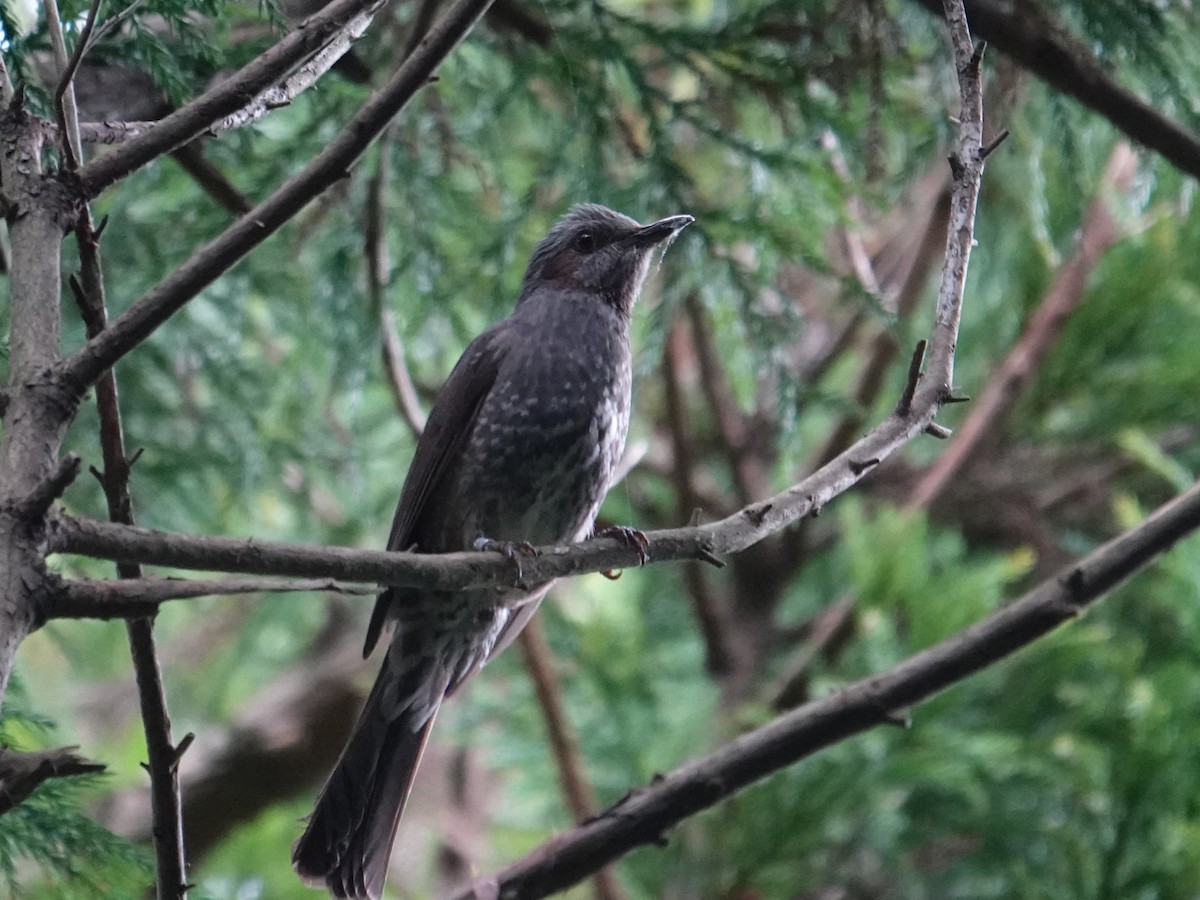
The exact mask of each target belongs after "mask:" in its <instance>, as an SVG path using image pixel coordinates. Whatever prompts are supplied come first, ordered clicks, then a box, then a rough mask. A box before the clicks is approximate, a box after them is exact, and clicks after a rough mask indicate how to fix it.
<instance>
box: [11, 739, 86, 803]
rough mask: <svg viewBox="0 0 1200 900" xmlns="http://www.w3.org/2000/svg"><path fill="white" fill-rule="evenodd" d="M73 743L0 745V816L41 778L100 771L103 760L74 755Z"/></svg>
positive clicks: (45, 779) (32, 790) (36, 785)
mask: <svg viewBox="0 0 1200 900" xmlns="http://www.w3.org/2000/svg"><path fill="white" fill-rule="evenodd" d="M75 749H77V748H75V747H56V748H54V749H52V750H34V751H30V752H24V753H18V752H17V751H15V750H9V749H8V748H6V747H5V748H0V816H2V815H4V814H5V813H6V812H9V811H10V810H12V809H14V808H15V807H17V806H18V805H20V804H21V803H23V802H24V801H25V800H26V799H27V798H28V797H29V795H30V794H32V793H33V792H34V790H36V789H37V787H38V785H40V784H41V783H42V782H43V781H48V780H50V779H51V778H69V777H71V776H74V775H91V774H93V773H95V772H103V771H104V764H103V763H98V762H92V760H90V759H84V758H83V757H82V756H77V755H76V754H75V753H73V752H72V751H73V750H75Z"/></svg>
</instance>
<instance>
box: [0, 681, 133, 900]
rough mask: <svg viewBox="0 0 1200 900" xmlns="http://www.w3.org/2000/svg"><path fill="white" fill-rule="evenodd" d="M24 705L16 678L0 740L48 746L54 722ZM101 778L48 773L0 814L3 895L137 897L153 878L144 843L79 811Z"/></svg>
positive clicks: (15, 745)
mask: <svg viewBox="0 0 1200 900" xmlns="http://www.w3.org/2000/svg"><path fill="white" fill-rule="evenodd" d="M27 704H28V698H27V697H26V696H25V692H24V690H23V689H22V688H21V687H20V684H19V683H18V682H14V683H12V684H10V686H9V690H8V695H7V697H6V701H5V704H4V713H3V715H0V744H3V745H4V746H6V747H9V748H11V749H14V750H32V749H40V748H43V747H48V746H52V744H51V741H52V740H53V738H54V729H53V724H52V723H51V722H50V721H49V720H48V719H46V718H45V717H44V716H41V715H38V714H37V713H36V712H33V711H31V710H30V709H29V707H28V706H27ZM104 781H105V779H103V778H102V777H100V776H95V775H85V776H78V777H73V778H52V779H50V780H48V781H46V782H43V783H42V784H41V785H40V786H39V787H38V788H37V789H36V790H35V791H34V792H33V794H32V795H31V796H30V797H29V798H27V799H26V800H25V801H24V802H22V803H21V804H20V805H18V806H16V807H15V808H14V809H12V810H9V811H8V812H7V813H5V814H4V815H3V816H2V817H0V884H2V885H3V888H2V890H7V892H8V896H12V897H21V896H35V895H36V896H37V897H45V898H46V900H85V898H93V897H98V896H105V897H113V898H129V900H132V898H135V897H140V896H142V894H143V892H144V890H145V888H146V886H147V885H149V884H151V883H152V882H153V880H154V871H153V867H152V864H151V860H150V855H149V853H148V851H147V850H146V848H143V847H137V846H135V845H133V844H130V843H129V842H128V841H125V840H122V839H121V838H118V837H117V836H115V835H113V834H112V833H110V832H109V831H107V830H106V829H104V828H102V827H101V826H100V825H98V824H97V823H96V822H95V821H94V820H93V819H92V818H91V817H90V816H89V815H87V813H86V812H85V810H84V804H85V803H86V801H87V800H88V799H89V798H94V797H95V796H97V794H98V793H99V791H100V789H101V788H102V787H103V786H104Z"/></svg>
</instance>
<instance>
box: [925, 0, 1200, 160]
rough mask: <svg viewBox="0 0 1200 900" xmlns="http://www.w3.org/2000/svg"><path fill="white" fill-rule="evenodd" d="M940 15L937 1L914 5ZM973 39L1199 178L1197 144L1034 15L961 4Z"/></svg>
mask: <svg viewBox="0 0 1200 900" xmlns="http://www.w3.org/2000/svg"><path fill="white" fill-rule="evenodd" d="M917 2H919V3H920V4H921V5H922V6H924V7H925V8H926V9H927V10H929V11H930V12H932V13H935V14H937V15H940V14H941V11H942V10H941V3H940V0H917ZM966 6H967V14H968V18H969V19H970V21H971V27H972V29H973V30H974V32H975V34H976V35H978V36H979V37H981V38H983V39H984V40H986V41H987V42H988V43H989V44H992V45H994V46H995V47H996V49H997V50H1000V51H1001V52H1003V53H1005V54H1006V55H1008V56H1009V57H1011V58H1012V59H1013V60H1014V61H1016V62H1017V63H1018V64H1019V65H1020V66H1022V67H1023V68H1025V69H1027V70H1029V71H1030V72H1032V73H1033V74H1034V75H1036V76H1037V77H1038V78H1040V79H1042V80H1043V81H1045V82H1046V83H1047V84H1049V85H1050V86H1051V87H1053V88H1055V89H1057V90H1059V91H1062V92H1063V93H1064V94H1066V95H1067V96H1069V97H1073V98H1074V99H1075V100H1078V101H1079V102H1080V103H1081V104H1083V105H1084V106H1086V107H1087V108H1088V109H1092V110H1095V111H1096V112H1098V113H1100V115H1102V116H1104V117H1105V118H1106V119H1108V121H1109V122H1111V123H1112V124H1113V126H1114V127H1116V128H1117V130H1118V131H1120V132H1122V133H1123V134H1125V135H1126V136H1127V137H1129V138H1130V139H1132V140H1134V141H1137V142H1138V143H1139V144H1142V145H1143V146H1146V147H1149V148H1150V149H1151V150H1156V151H1157V152H1159V153H1161V154H1162V155H1163V157H1164V158H1165V159H1166V160H1167V161H1168V162H1170V163H1171V164H1172V165H1174V166H1175V167H1176V168H1178V169H1179V170H1180V171H1183V172H1187V173H1188V174H1190V175H1192V176H1194V177H1196V178H1200V138H1197V136H1196V135H1194V134H1192V133H1191V132H1189V131H1188V130H1187V129H1186V128H1184V127H1183V126H1182V125H1180V124H1179V123H1177V122H1173V121H1172V120H1171V119H1169V118H1167V117H1166V116H1165V115H1163V114H1162V113H1161V112H1159V111H1158V110H1157V109H1155V108H1154V107H1153V106H1151V105H1150V104H1148V103H1145V102H1143V101H1142V100H1140V99H1139V98H1138V97H1137V96H1136V95H1134V94H1133V92H1132V91H1130V90H1128V89H1127V88H1125V87H1122V86H1121V85H1120V84H1118V83H1117V82H1116V81H1115V80H1114V79H1112V78H1111V77H1109V75H1108V74H1107V73H1106V72H1105V71H1104V70H1103V68H1102V67H1101V66H1100V64H1099V63H1098V62H1097V61H1096V60H1095V59H1093V58H1092V57H1091V56H1089V55H1088V54H1087V50H1086V48H1085V47H1084V46H1083V45H1082V43H1081V42H1075V41H1072V40H1070V39H1068V38H1067V37H1066V36H1065V34H1064V32H1063V30H1062V29H1061V28H1060V27H1058V26H1056V25H1055V24H1054V23H1053V22H1051V21H1049V20H1047V19H1046V18H1045V17H1043V16H1040V15H1038V14H1037V13H1036V11H1035V8H1034V7H1030V6H1025V5H1020V6H1017V5H1009V4H1001V3H999V2H997V0H967V4H966Z"/></svg>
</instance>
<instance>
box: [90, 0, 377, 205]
mask: <svg viewBox="0 0 1200 900" xmlns="http://www.w3.org/2000/svg"><path fill="white" fill-rule="evenodd" d="M381 5H382V2H381V0H334V2H332V3H330V4H329V5H328V6H326V7H325V8H324V9H322V10H321V11H320V12H319V13H317V14H316V15H315V16H312V17H310V18H308V19H306V20H305V21H304V22H302V23H300V25H298V26H297V27H296V28H295V29H293V30H292V31H291V32H290V33H288V34H287V35H285V36H284V38H283V39H282V40H280V41H279V43H277V44H276V45H275V46H274V47H272V48H271V49H269V50H267V51H266V52H265V53H263V54H261V55H260V56H257V57H255V58H254V59H253V60H251V61H250V62H249V63H247V64H246V65H245V66H243V67H242V69H241V70H239V71H238V72H235V73H234V74H233V75H230V76H229V77H228V78H224V79H222V80H221V81H219V82H217V83H216V84H214V85H213V86H212V87H210V88H209V89H208V90H207V91H205V92H204V93H203V94H201V95H200V96H199V97H197V98H196V99H195V100H192V101H191V102H189V103H187V104H185V105H184V106H182V107H180V108H179V109H177V110H176V111H175V112H173V113H171V114H170V115H168V116H166V117H165V118H163V119H161V120H160V121H158V122H156V123H154V125H152V126H151V127H150V128H148V129H147V130H146V131H145V132H143V133H141V134H139V135H138V136H137V137H135V138H134V139H133V140H131V141H128V142H127V143H125V144H123V145H122V146H120V147H119V148H117V149H116V150H114V151H113V152H112V153H109V154H107V155H106V156H102V157H100V158H99V159H96V160H94V161H93V162H91V163H89V164H88V165H86V166H84V167H83V168H82V169H80V170H79V179H80V184H81V185H82V187H83V190H84V192H85V193H86V195H87V196H89V197H95V196H96V195H97V194H99V193H100V192H101V191H103V190H104V189H105V188H108V187H110V186H111V185H112V184H114V183H115V182H117V181H119V180H120V179H122V178H124V177H125V176H126V175H128V174H129V173H130V172H133V171H135V170H136V169H139V168H141V167H142V166H144V165H145V164H146V163H148V162H150V161H151V160H153V159H155V158H157V157H159V156H161V155H162V154H164V153H167V152H168V151H170V150H174V149H175V148H176V147H181V146H183V145H184V144H186V143H188V142H189V141H191V140H192V139H193V138H196V137H199V136H200V135H201V134H203V133H204V132H206V131H208V130H209V129H210V128H214V127H218V126H219V123H221V122H222V121H223V120H226V118H227V117H228V118H233V117H235V116H238V115H240V114H242V113H243V111H244V110H247V109H253V108H255V106H256V104H257V103H258V102H259V100H260V98H261V96H263V94H262V92H264V91H265V90H267V89H268V88H270V86H271V85H273V84H275V82H277V81H279V79H281V78H283V77H284V75H286V74H287V73H288V72H289V71H291V70H292V69H293V68H294V67H295V66H297V65H298V64H300V63H301V62H302V61H303V60H305V59H308V57H310V56H312V55H313V54H319V53H321V52H322V51H324V50H325V48H326V47H329V46H331V45H332V44H337V43H338V42H342V41H344V39H345V37H346V35H348V34H350V33H354V32H357V33H361V32H362V30H363V29H364V28H366V25H367V24H368V23H369V22H370V20H371V17H372V16H373V15H374V13H375V11H376V10H377V9H378V8H379V7H380V6H381ZM345 46H346V47H348V46H349V43H348V41H345ZM343 52H344V50H343ZM274 90H276V91H278V90H280V89H279V88H275V89H274ZM250 121H253V120H252V119H251V120H250Z"/></svg>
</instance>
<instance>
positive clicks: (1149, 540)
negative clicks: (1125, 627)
mask: <svg viewBox="0 0 1200 900" xmlns="http://www.w3.org/2000/svg"><path fill="white" fill-rule="evenodd" d="M1197 528H1200V483H1197V484H1196V485H1194V486H1193V487H1191V488H1190V489H1188V491H1187V492H1185V493H1183V494H1181V495H1179V496H1178V497H1176V498H1175V499H1174V500H1172V501H1171V502H1170V503H1168V504H1166V505H1165V506H1163V507H1161V508H1160V509H1159V510H1157V511H1156V512H1155V513H1153V514H1152V515H1151V516H1150V517H1149V518H1148V519H1147V520H1146V521H1145V522H1143V523H1142V524H1141V525H1139V526H1138V527H1137V528H1135V529H1133V530H1132V531H1129V532H1126V533H1125V534H1124V535H1122V536H1120V537H1118V538H1116V539H1115V540H1113V541H1110V542H1109V543H1107V544H1105V545H1104V546H1103V547H1101V548H1100V549H1099V550H1096V551H1095V552H1094V553H1092V554H1090V555H1089V556H1088V557H1086V558H1085V559H1084V560H1082V561H1080V562H1078V563H1076V564H1075V565H1072V566H1070V567H1068V568H1067V569H1066V570H1065V571H1063V572H1062V573H1060V574H1059V575H1058V576H1056V577H1054V578H1051V579H1049V580H1047V581H1045V582H1043V583H1042V584H1041V585H1039V586H1038V587H1036V588H1035V589H1034V590H1032V591H1030V592H1029V593H1027V594H1025V595H1024V596H1023V597H1021V598H1020V599H1019V600H1017V601H1015V602H1014V603H1012V604H1010V605H1009V606H1006V607H1004V608H1003V609H1001V610H1000V611H999V612H996V613H993V614H992V615H991V616H989V617H988V618H986V619H984V620H983V621H981V622H978V623H976V624H975V625H972V626H970V627H969V628H967V629H965V630H964V631H962V632H959V633H958V634H956V635H954V636H953V637H950V638H947V639H946V640H944V641H941V642H940V643H938V644H935V645H934V646H932V647H930V648H929V649H927V650H923V651H921V652H920V653H918V654H916V655H915V656H911V657H909V658H908V659H906V660H905V661H904V662H902V663H900V664H899V665H897V666H895V667H894V668H892V669H889V670H888V671H886V672H884V673H882V674H879V675H872V676H870V677H868V678H864V679H862V680H861V681H858V682H856V683H854V684H852V685H850V686H849V687H847V688H845V689H843V690H841V691H838V692H837V693H835V694H832V695H830V696H829V697H826V698H824V699H822V700H818V701H815V702H811V703H808V704H805V705H804V706H802V707H800V708H799V709H796V710H794V711H793V712H791V713H787V714H786V715H783V716H780V717H778V718H776V719H775V720H773V721H772V722H770V723H768V724H767V725H764V726H763V727H761V728H758V729H756V730H754V731H752V732H750V733H748V734H743V735H741V736H740V737H739V738H738V739H737V740H735V741H732V742H731V743H728V744H725V745H724V746H722V747H719V748H718V749H717V750H715V751H713V752H712V753H710V754H708V755H707V756H705V757H703V758H701V759H696V760H693V761H691V762H688V763H685V764H684V765H682V766H680V767H679V768H677V769H675V770H674V771H673V772H670V773H668V774H667V775H665V776H663V777H661V778H657V779H655V781H654V782H653V783H652V784H650V785H648V786H647V787H644V788H641V789H640V790H637V791H634V792H632V793H631V794H629V795H628V796H627V797H626V798H625V799H623V800H621V801H619V802H618V803H616V804H615V805H613V806H612V807H610V808H609V809H607V810H605V811H604V812H603V813H601V814H600V815H599V816H597V817H596V818H595V819H592V820H591V821H589V822H585V823H584V824H582V825H579V826H577V827H575V828H573V829H571V830H570V831H568V832H566V833H565V834H561V835H559V836H557V837H555V838H552V839H551V840H549V841H547V842H546V843H545V844H543V845H542V846H541V847H539V848H537V849H536V850H534V851H533V852H532V853H530V854H528V855H527V856H526V857H524V858H523V859H521V860H519V861H518V862H516V863H514V864H512V865H510V866H508V867H507V868H506V869H504V870H503V871H501V872H499V873H497V874H496V875H493V876H491V877H489V878H487V879H484V880H483V881H482V882H481V883H483V884H486V885H488V886H489V888H491V889H493V891H494V893H493V896H505V897H522V898H525V900H532V898H535V897H545V896H547V895H549V894H551V893H553V892H555V891H559V890H563V889H564V888H567V887H569V886H570V885H572V884H575V883H577V882H578V881H580V880H582V879H583V878H585V877H587V876H588V875H590V874H591V873H592V872H594V871H596V870H597V869H599V868H600V867H601V866H604V865H607V864H608V863H610V862H612V861H613V860H614V859H617V858H618V857H620V856H621V855H623V854H624V853H627V852H628V851H629V850H632V849H633V848H635V847H638V846H641V845H643V844H649V843H657V842H661V841H662V840H664V838H665V834H666V832H667V831H668V830H669V829H671V828H673V827H674V826H675V825H677V824H678V823H679V822H681V821H683V820H684V819H685V818H687V817H688V816H691V815H694V814H695V813H697V812H699V811H701V810H703V809H707V808H708V807H710V806H713V805H715V804H716V803H718V802H720V801H721V800H723V799H724V798H726V797H728V796H730V795H731V794H734V793H736V792H737V791H739V790H741V789H742V788H744V787H746V786H747V785H750V784H752V783H754V782H756V781H759V780H761V779H763V778H765V777H766V776H767V775H770V774H772V773H774V772H777V771H779V770H780V769H782V768H784V767H785V766H788V765H791V764H792V763H794V762H796V761H797V760H800V759H803V758H805V757H807V756H811V755H812V754H814V753H816V752H817V751H818V750H821V749H823V748H825V747H828V746H831V745H833V744H835V743H837V742H839V741H842V740H845V739H846V738H848V737H850V736H852V735H855V734H859V733H861V732H863V731H866V730H868V729H870V728H874V727H875V726H877V725H881V724H891V723H892V722H894V721H895V720H896V718H897V717H898V716H899V715H901V714H902V713H903V712H904V711H905V710H908V709H909V708H910V707H912V706H913V705H915V704H916V703H919V702H921V701H922V700H926V699H928V698H929V697H932V696H934V695H935V694H937V693H939V692H941V691H942V690H945V689H946V688H947V687H950V686H951V685H953V684H955V683H956V682H959V681H961V680H963V679H964V678H966V677H967V676H969V675H972V674H974V673H975V672H978V671H980V670H981V669H984V668H986V667H987V666H990V665H992V664H993V663H995V662H996V661H997V660H1000V659H1003V658H1005V657H1006V656H1009V655H1010V654H1012V653H1014V652H1015V651H1017V650H1019V649H1021V648H1022V647H1024V646H1026V645H1028V644H1030V643H1032V642H1033V641H1035V640H1036V639H1038V638H1040V637H1042V636H1043V635H1045V634H1047V633H1049V632H1050V631H1053V630H1054V629H1055V628H1057V627H1058V626H1059V625H1061V624H1062V623H1063V622H1069V621H1071V620H1072V619H1074V618H1075V617H1077V616H1078V615H1079V614H1080V613H1081V612H1082V611H1083V610H1084V609H1085V608H1086V607H1087V606H1088V605H1089V604H1091V603H1092V602H1094V601H1095V600H1097V599H1099V598H1100V597H1102V596H1104V595H1105V594H1106V593H1108V592H1109V591H1111V590H1112V589H1113V588H1115V587H1117V586H1118V585H1119V584H1120V583H1121V582H1123V581H1124V580H1125V579H1127V578H1128V577H1129V576H1130V575H1132V574H1133V573H1135V572H1136V571H1138V570H1139V569H1141V568H1144V567H1145V566H1147V565H1148V564H1149V563H1151V562H1152V561H1153V560H1154V559H1155V558H1157V557H1158V556H1159V554H1161V553H1163V552H1164V551H1166V550H1167V549H1169V548H1170V547H1171V546H1172V545H1174V544H1175V543H1176V542H1177V541H1178V540H1180V539H1181V538H1183V537H1185V536H1186V535H1188V534H1190V533H1191V532H1193V531H1195V530H1196V529H1197ZM472 896H474V894H473V888H469V889H468V890H466V891H463V892H462V893H460V894H458V895H457V898H456V900H467V898H469V897H472Z"/></svg>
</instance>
